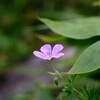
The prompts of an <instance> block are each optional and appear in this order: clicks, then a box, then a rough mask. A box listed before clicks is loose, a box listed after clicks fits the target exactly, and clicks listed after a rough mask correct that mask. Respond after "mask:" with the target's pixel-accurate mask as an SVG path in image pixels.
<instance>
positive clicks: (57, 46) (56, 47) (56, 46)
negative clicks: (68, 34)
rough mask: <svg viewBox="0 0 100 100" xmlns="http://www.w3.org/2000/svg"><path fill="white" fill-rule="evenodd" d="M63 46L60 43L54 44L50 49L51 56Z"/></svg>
mask: <svg viewBox="0 0 100 100" xmlns="http://www.w3.org/2000/svg"><path fill="white" fill-rule="evenodd" d="M63 48H64V47H63V46H62V45H61V44H56V45H55V46H54V47H53V50H52V56H53V55H56V54H57V53H59V52H60V51H61V50H62V49H63Z"/></svg>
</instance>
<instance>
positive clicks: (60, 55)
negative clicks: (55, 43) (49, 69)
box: [52, 53, 64, 58]
mask: <svg viewBox="0 0 100 100" xmlns="http://www.w3.org/2000/svg"><path fill="white" fill-rule="evenodd" d="M62 56H64V53H57V54H56V55H52V58H60V57H62Z"/></svg>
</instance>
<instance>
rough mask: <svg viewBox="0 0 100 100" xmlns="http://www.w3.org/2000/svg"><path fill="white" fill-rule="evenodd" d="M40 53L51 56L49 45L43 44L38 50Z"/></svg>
mask: <svg viewBox="0 0 100 100" xmlns="http://www.w3.org/2000/svg"><path fill="white" fill-rule="evenodd" d="M40 50H41V52H43V53H44V54H46V55H51V45H50V44H45V45H43V46H42V47H41V48H40Z"/></svg>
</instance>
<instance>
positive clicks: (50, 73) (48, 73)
mask: <svg viewBox="0 0 100 100" xmlns="http://www.w3.org/2000/svg"><path fill="white" fill-rule="evenodd" d="M47 73H48V74H51V75H56V73H53V72H47Z"/></svg>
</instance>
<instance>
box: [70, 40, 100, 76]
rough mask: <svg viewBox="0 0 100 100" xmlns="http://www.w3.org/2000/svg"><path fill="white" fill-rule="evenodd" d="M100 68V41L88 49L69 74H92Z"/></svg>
mask: <svg viewBox="0 0 100 100" xmlns="http://www.w3.org/2000/svg"><path fill="white" fill-rule="evenodd" d="M99 68H100V41H98V42H96V43H94V44H93V45H91V46H90V47H88V48H87V49H86V50H85V51H84V52H83V53H82V54H81V55H80V57H79V58H78V59H77V61H76V63H75V64H74V65H73V67H72V68H71V70H70V71H69V72H68V74H81V73H88V72H92V71H94V70H96V69H99Z"/></svg>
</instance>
